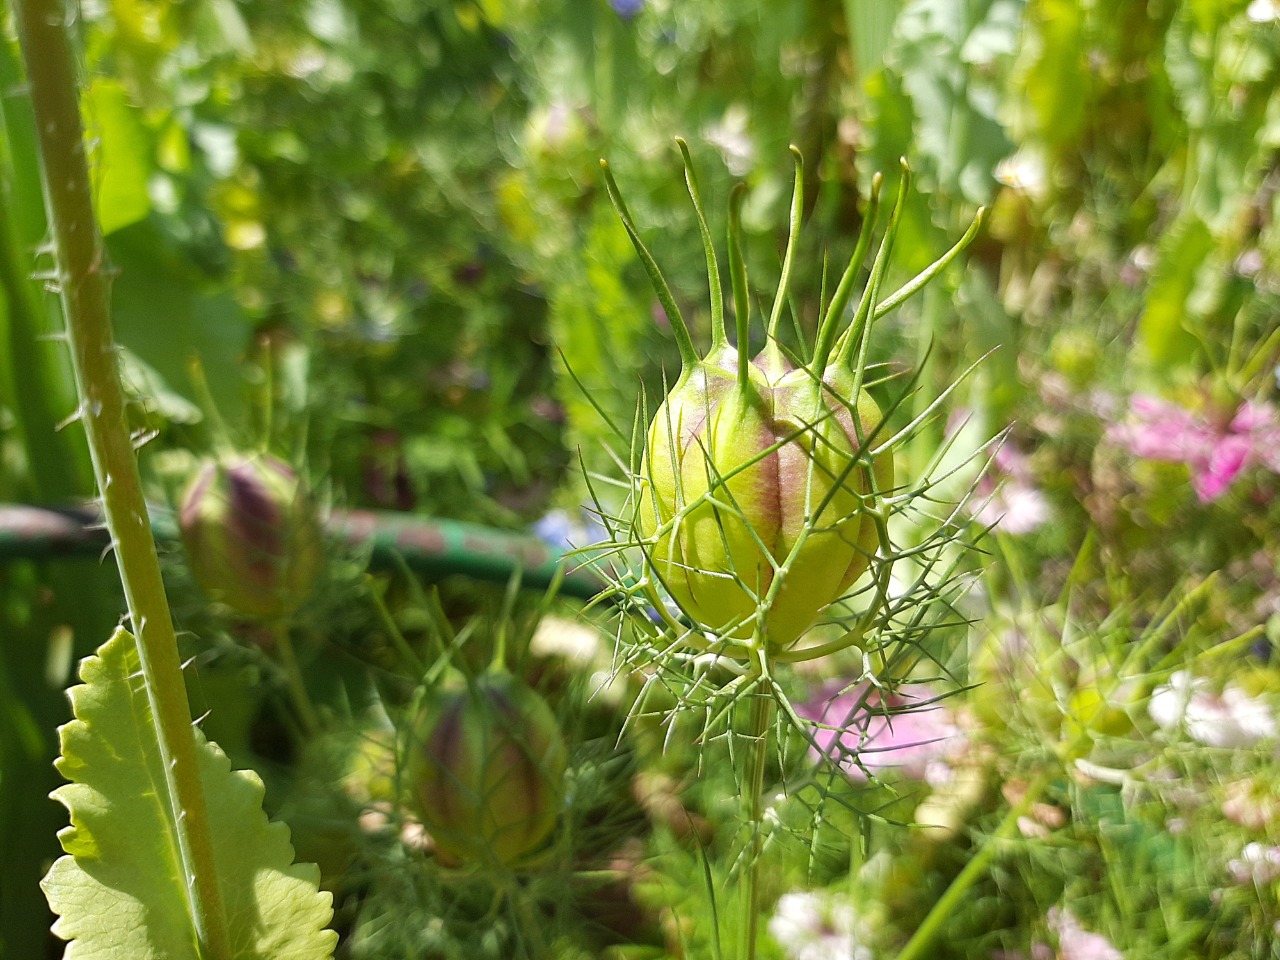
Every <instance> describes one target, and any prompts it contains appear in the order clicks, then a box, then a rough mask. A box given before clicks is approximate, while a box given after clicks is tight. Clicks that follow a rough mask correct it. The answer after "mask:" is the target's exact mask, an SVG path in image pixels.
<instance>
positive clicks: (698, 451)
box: [602, 141, 977, 651]
mask: <svg viewBox="0 0 1280 960" xmlns="http://www.w3.org/2000/svg"><path fill="white" fill-rule="evenodd" d="M677 143H679V145H680V149H681V152H682V154H683V155H684V161H685V180H686V184H687V186H688V188H689V195H690V198H691V199H692V200H693V205H694V211H695V213H696V215H697V220H698V226H699V230H700V233H701V234H702V239H703V246H704V250H705V252H706V258H707V277H708V281H709V287H710V294H711V298H710V306H711V337H712V341H711V351H710V353H709V354H708V355H707V356H706V357H705V358H700V357H699V355H698V351H697V349H696V348H695V346H694V344H693V340H692V337H691V336H690V332H689V328H688V326H687V324H686V323H685V321H684V319H683V317H682V316H681V313H680V308H679V306H678V305H677V303H676V301H675V298H674V297H673V296H672V294H671V291H670V289H669V288H668V287H667V285H666V281H665V280H664V279H663V278H662V275H661V271H660V270H659V268H658V265H657V262H656V261H655V260H654V259H653V256H652V254H651V253H650V252H649V251H648V249H647V248H646V247H645V245H644V243H643V241H642V240H641V239H640V236H639V233H638V232H637V230H636V227H635V224H634V223H633V222H632V220H631V215H630V212H629V211H628V210H627V207H626V204H625V203H624V202H623V200H622V197H621V195H620V193H619V192H618V187H617V184H616V183H615V182H614V180H613V178H612V176H611V174H610V173H609V169H608V165H607V164H602V165H603V167H604V170H605V182H606V186H607V188H608V190H609V197H610V199H611V200H612V201H613V203H614V206H615V208H616V209H617V211H618V214H619V215H620V217H621V218H622V222H623V226H624V227H625V228H626V229H627V233H628V235H629V236H630V238H631V241H632V244H633V245H634V247H635V249H636V252H637V254H638V255H639V256H640V259H641V262H642V263H643V265H644V267H645V270H646V272H647V273H648V275H649V277H650V279H651V280H652V281H653V285H654V292H655V293H656V294H657V296H658V299H659V301H660V302H661V303H662V305H663V309H664V310H665V312H666V314H667V317H668V319H669V320H670V321H671V329H672V332H673V333H674V334H675V337H676V341H677V345H678V346H679V349H680V357H681V369H680V376H679V378H678V379H677V380H676V382H675V385H674V387H673V388H672V389H671V391H670V393H669V394H668V396H667V397H666V399H665V400H664V402H663V403H662V404H661V405H660V406H659V407H658V409H657V411H656V412H655V413H654V416H653V418H652V420H651V421H650V423H649V425H648V430H647V433H646V436H645V447H644V450H643V452H642V456H641V458H640V459H641V464H640V474H639V475H638V477H636V478H635V479H636V483H635V485H634V487H633V490H634V498H635V499H634V501H633V502H634V505H635V513H634V531H635V534H636V536H635V542H638V543H639V544H640V545H641V546H642V547H643V549H644V555H645V560H646V563H647V566H648V569H649V571H650V573H651V574H652V575H653V579H654V580H657V581H658V582H659V583H660V584H661V586H663V587H665V589H666V590H667V592H668V593H669V594H670V595H671V597H672V598H673V599H674V600H675V601H676V602H677V603H678V604H679V606H680V607H681V609H682V611H683V612H684V613H685V614H686V615H687V616H688V619H689V620H691V621H692V622H693V623H692V626H693V628H694V630H695V631H697V632H698V633H702V634H709V635H712V636H714V637H716V638H718V639H731V640H737V641H746V642H747V643H748V645H750V646H753V647H755V648H757V649H761V648H766V649H768V650H774V651H777V650H779V649H783V648H787V647H790V646H792V645H793V644H795V642H796V641H797V640H798V639H799V638H800V637H801V635H802V634H803V633H804V632H805V631H806V630H808V629H809V628H810V627H811V626H812V625H813V624H814V623H815V622H816V620H817V619H818V617H819V616H820V615H821V614H822V612H823V611H824V610H825V609H826V608H827V607H829V606H830V605H831V604H832V603H833V602H835V601H836V600H838V599H839V598H840V597H842V596H843V595H844V594H846V593H847V592H848V591H849V590H850V588H851V587H853V585H854V583H855V581H857V579H858V578H859V577H860V576H861V575H862V574H863V573H864V572H865V571H867V569H868V567H869V566H870V564H871V562H872V559H873V558H874V557H875V556H876V554H877V553H878V552H879V551H880V549H881V547H882V546H884V545H885V544H886V543H887V529H886V526H885V522H886V519H887V513H886V509H887V508H886V506H885V500H884V496H885V495H886V494H888V493H889V492H890V491H891V490H892V488H893V484H894V469H893V462H892V460H891V453H890V449H889V447H890V443H889V442H888V441H889V438H888V437H887V436H886V435H885V434H886V431H885V430H883V429H882V427H883V415H882V412H881V410H880V408H879V407H878V406H877V404H876V402H875V400H874V399H872V397H871V395H870V394H869V393H868V392H867V390H866V389H865V386H866V382H867V353H868V343H869V340H868V337H869V335H870V331H871V328H872V325H873V323H874V321H875V318H876V316H877V311H879V310H881V308H883V309H884V310H887V309H891V305H890V304H888V303H881V302H880V301H879V299H878V298H879V287H880V284H881V281H882V280H883V278H884V276H885V272H886V270H887V265H888V260H889V253H890V250H891V248H892V244H893V238H894V235H895V233H896V230H897V225H898V222H899V217H900V214H901V211H902V209H903V205H904V200H905V197H906V191H907V186H908V182H909V178H908V171H907V170H906V168H905V165H904V169H903V177H902V180H901V182H900V184H899V189H898V199H897V202H896V204H895V206H894V212H893V214H892V216H891V217H890V221H889V225H888V227H887V229H886V232H885V235H884V238H883V240H882V241H881V243H880V247H879V250H878V251H877V254H876V257H875V261H874V263H873V264H872V267H871V270H870V275H869V277H868V279H867V281H866V284H865V286H864V287H863V292H862V295H861V296H860V297H859V301H858V305H857V308H856V309H855V310H854V313H853V322H852V323H851V324H850V325H849V326H847V327H845V329H844V332H843V333H840V332H839V331H840V329H841V327H842V326H844V321H845V308H846V307H847V306H848V305H849V304H850V302H851V298H852V294H853V289H854V286H855V284H856V281H857V278H858V274H859V272H860V271H861V269H862V263H863V260H864V258H865V256H866V254H867V252H868V251H869V249H870V245H871V236H872V232H873V230H874V229H875V224H876V219H877V217H876V213H877V210H878V203H879V190H880V184H881V178H880V177H879V176H877V177H876V178H874V179H873V183H872V194H871V197H870V201H869V203H868V205H867V211H866V215H865V217H864V218H863V230H862V233H861V235H860V236H859V238H858V243H857V245H856V247H855V249H854V252H853V255H852V257H851V258H850V261H849V264H848V266H847V267H846V269H845V271H844V273H843V275H842V277H841V279H840V281H839V283H838V285H837V287H836V290H835V291H834V293H833V295H832V296H831V298H830V300H829V301H828V302H827V303H826V304H825V307H824V310H823V314H822V316H821V318H820V319H819V323H818V335H817V339H816V342H815V344H814V346H813V348H812V350H806V349H803V348H802V349H800V350H799V351H790V352H788V351H787V350H784V348H783V347H782V345H781V344H780V342H779V338H778V331H779V323H780V320H781V317H782V314H783V313H784V311H785V307H786V304H787V302H788V299H789V293H788V287H787V283H788V278H789V276H790V274H791V265H792V262H793V256H794V253H795V249H796V243H795V240H796V235H797V232H798V230H799V228H800V222H801V218H802V213H803V207H804V205H803V201H802V188H803V180H804V178H803V169H802V163H801V161H800V158H799V154H798V152H796V161H797V163H796V179H795V188H794V193H793V196H792V205H791V229H790V237H789V239H788V243H787V252H786V254H785V256H784V263H783V270H782V279H781V282H780V284H779V288H778V291H777V294H776V297H775V299H774V304H773V309H772V312H771V314H770V316H769V318H768V322H767V326H766V330H765V334H766V341H765V348H764V350H762V351H761V352H760V354H758V355H757V356H756V357H755V358H749V356H748V355H747V354H746V353H745V352H740V351H745V350H746V348H747V344H748V343H749V342H750V339H751V338H750V312H751V298H750V296H749V293H748V290H749V286H748V283H747V277H746V265H745V261H744V259H743V255H742V247H741V243H740V240H741V230H740V211H741V202H742V199H741V198H742V191H741V190H739V191H736V192H735V194H734V198H733V199H732V200H731V205H730V211H729V225H730V226H729V275H730V277H731V278H732V280H733V306H734V314H735V322H736V332H737V343H738V348H737V349H735V348H734V347H733V346H732V345H730V343H729V340H728V336H727V332H726V327H725V305H724V296H723V290H722V286H721V283H720V267H719V264H718V261H717V258H716V254H715V250H714V245H713V243H712V241H711V235H710V231H709V230H708V227H707V222H706V218H705V216H704V214H703V211H702V205H701V200H700V199H699V196H698V190H697V185H696V182H695V177H694V172H693V168H692V163H691V160H690V156H689V151H688V147H687V145H686V144H685V143H684V142H683V141H677ZM976 229H977V223H976V222H975V225H974V226H973V227H971V228H970V231H969V233H967V234H966V236H965V238H964V239H963V240H962V241H961V243H960V244H958V245H957V246H956V247H955V248H953V250H952V251H951V252H950V253H948V254H947V256H946V257H944V258H943V259H941V260H939V261H938V263H936V264H934V265H933V266H931V267H930V268H929V270H928V271H926V274H923V275H921V276H920V277H917V278H916V279H915V280H913V281H912V283H911V284H909V285H908V286H907V287H904V288H902V289H901V290H899V291H898V293H896V294H894V295H893V297H892V298H890V299H892V300H894V301H896V302H901V301H902V300H904V299H906V298H907V297H909V296H911V295H912V294H913V293H914V292H915V291H916V290H918V289H920V288H921V287H922V286H923V285H924V284H925V283H926V282H927V281H928V279H929V277H931V276H933V275H934V274H936V273H937V271H938V270H940V269H941V268H942V267H943V266H945V264H946V263H947V262H949V260H950V259H951V258H952V257H954V256H955V255H956V254H957V253H958V252H959V251H960V250H961V249H963V247H964V245H965V244H967V243H968V242H969V240H971V239H972V236H973V232H974V231H975V230H976ZM645 586H646V589H647V588H648V586H649V584H646V585H645ZM691 642H694V644H695V645H700V643H699V642H697V641H691Z"/></svg>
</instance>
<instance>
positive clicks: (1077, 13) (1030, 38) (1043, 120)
mask: <svg viewBox="0 0 1280 960" xmlns="http://www.w3.org/2000/svg"><path fill="white" fill-rule="evenodd" d="M1027 21H1028V24H1029V25H1030V26H1029V29H1028V30H1027V33H1026V40H1025V42H1024V44H1023V48H1022V51H1021V52H1020V53H1019V55H1018V68H1017V69H1016V70H1015V74H1016V75H1017V76H1016V79H1017V80H1019V81H1020V82H1021V85H1022V87H1023V89H1024V90H1025V91H1026V94H1025V99H1026V103H1027V107H1028V109H1027V110H1026V111H1025V117H1024V119H1023V126H1025V127H1026V128H1027V130H1026V131H1025V132H1028V133H1034V134H1035V136H1036V137H1037V138H1038V139H1040V140H1042V141H1044V142H1045V143H1047V144H1049V145H1050V146H1054V147H1059V146H1062V145H1064V144H1069V143H1072V142H1073V141H1074V140H1075V139H1076V137H1077V136H1078V135H1079V133H1080V130H1081V128H1082V127H1083V126H1084V122H1085V106H1086V104H1088V102H1089V96H1088V90H1089V88H1090V86H1091V85H1092V84H1093V82H1094V81H1093V71H1092V70H1090V68H1089V60H1088V49H1087V46H1086V40H1087V37H1086V35H1085V15H1084V9H1083V8H1082V7H1081V6H1080V4H1079V3H1077V2H1076V0H1033V2H1032V3H1031V6H1030V8H1029V10H1028V16H1027Z"/></svg>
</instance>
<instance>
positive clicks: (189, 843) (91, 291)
mask: <svg viewBox="0 0 1280 960" xmlns="http://www.w3.org/2000/svg"><path fill="white" fill-rule="evenodd" d="M14 20H15V22H16V24H17V27H18V37H19V42H20V45H21V48H22V55H23V59H24V60H25V62H26V67H27V79H28V85H29V88H30V91H31V103H32V109H33V112H34V114H35V120H36V130H37V134H38V137H39V142H40V154H41V158H42V161H43V169H44V184H45V202H46V204H47V206H48V211H49V224H50V228H51V232H52V235H53V240H54V244H55V248H56V251H57V280H58V286H59V289H60V291H61V295H62V303H63V309H64V312H65V315H66V318H67V333H68V340H69V342H70V346H71V356H72V363H73V366H74V369H75V375H76V384H77V386H78V388H79V391H80V415H81V420H82V421H83V423H84V427H85V432H86V433H87V435H88V439H89V453H90V456H91V459H92V461H93V470H94V477H95V479H96V481H97V484H98V489H99V490H100V491H101V494H102V502H103V512H104V514H105V517H106V521H107V528H108V529H109V531H110V532H111V538H112V544H113V546H114V548H115V554H116V561H117V564H118V565H119V568H120V579H121V582H122V585H123V587H124V594H125V599H126V600H127V602H128V606H129V616H130V619H131V621H132V624H133V631H134V635H135V636H136V637H137V642H138V657H139V660H140V661H141V666H142V675H143V680H144V683H145V686H146V691H147V699H148V701H149V703H150V706H151V712H152V719H153V723H154V727H155V732H156V735H157V741H158V747H159V752H160V757H161V759H162V761H163V767H164V771H165V784H164V787H165V792H166V794H167V798H166V799H167V800H168V803H169V805H170V815H171V818H172V821H173V823H174V828H175V830H176V832H177V837H176V839H177V846H178V851H179V856H180V858H181V861H182V871H183V889H184V891H186V892H187V895H188V896H189V897H190V906H191V915H192V917H191V918H192V922H193V925H194V927H195V931H196V936H197V939H198V943H199V948H200V952H201V955H202V956H204V957H207V958H210V960H231V956H232V951H231V938H230V934H229V931H228V929H227V919H226V914H225V911H224V909H223V904H222V896H221V892H220V890H219V888H218V880H217V872H216V869H215V866H214V859H213V838H212V833H211V831H210V828H209V821H208V815H207V811H206V807H205V799H204V793H203V789H202V787H201V783H200V776H199V768H198V765H197V755H196V741H195V733H194V729H193V727H192V725H191V708H190V705H189V703H188V702H187V690H186V685H185V684H184V682H183V677H182V665H181V662H180V660H179V658H178V643H177V638H176V637H175V635H174V630H173V621H172V618H171V616H170V613H169V604H168V600H167V599H166V597H165V592H164V583H163V581H162V580H161V577H160V564H159V561H158V560H157V558H156V548H155V541H154V540H153V539H152V536H151V523H150V519H149V518H148V516H147V508H146V503H145V501H144V500H143V496H142V483H141V479H140V476H139V473H138V464H137V461H136V460H135V458H134V451H133V445H132V442H131V440H130V437H129V432H128V429H127V427H126V423H125V415H124V395H123V390H122V388H121V385H120V373H119V369H118V362H117V352H116V346H115V343H114V341H113V338H112V334H111V320H110V312H109V303H110V297H109V292H108V284H107V263H106V252H105V250H104V247H103V243H102V237H101V234H100V232H99V229H98V224H97V221H96V220H95V218H94V215H93V205H92V202H91V194H90V190H89V171H88V168H87V166H86V164H85V155H84V131H83V128H82V126H81V122H80V111H79V106H78V104H77V102H76V95H77V90H78V87H77V84H76V80H75V75H74V73H73V70H72V56H71V47H70V43H69V38H68V36H67V30H66V24H68V23H72V22H75V17H74V16H73V15H72V11H71V10H70V9H68V8H67V6H66V5H65V4H64V3H63V2H61V0H16V2H15V4H14Z"/></svg>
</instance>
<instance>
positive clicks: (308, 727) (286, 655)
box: [272, 620, 320, 737]
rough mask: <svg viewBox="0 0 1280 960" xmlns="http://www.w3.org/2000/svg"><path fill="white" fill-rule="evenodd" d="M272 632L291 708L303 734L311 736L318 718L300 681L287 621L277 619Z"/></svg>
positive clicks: (316, 729)
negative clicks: (290, 700) (296, 712)
mask: <svg viewBox="0 0 1280 960" xmlns="http://www.w3.org/2000/svg"><path fill="white" fill-rule="evenodd" d="M272 633H273V639H274V640H275V648H276V655H277V657H279V660H280V667H281V669H283V670H284V678H285V682H286V683H287V684H288V685H289V697H290V698H291V699H292V700H293V708H294V709H295V710H297V711H298V722H299V723H301V724H302V732H303V734H304V735H305V736H307V737H311V736H313V735H314V734H315V733H316V731H318V730H319V729H320V718H319V717H318V716H317V715H316V708H315V706H314V705H313V704H312V703H311V696H310V694H308V693H307V685H306V684H305V683H303V681H302V668H301V667H299V666H298V657H297V654H295V653H294V650H293V638H292V637H290V635H289V623H288V621H286V620H280V621H278V622H277V623H276V624H275V625H274V627H273V628H272Z"/></svg>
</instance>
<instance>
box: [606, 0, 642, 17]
mask: <svg viewBox="0 0 1280 960" xmlns="http://www.w3.org/2000/svg"><path fill="white" fill-rule="evenodd" d="M609 6H611V7H613V12H614V13H616V14H617V15H618V16H620V17H621V18H622V19H623V20H630V19H631V18H633V17H635V16H637V15H638V14H639V13H640V11H641V10H643V9H644V0H609Z"/></svg>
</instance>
